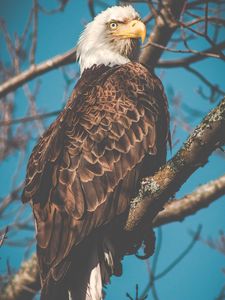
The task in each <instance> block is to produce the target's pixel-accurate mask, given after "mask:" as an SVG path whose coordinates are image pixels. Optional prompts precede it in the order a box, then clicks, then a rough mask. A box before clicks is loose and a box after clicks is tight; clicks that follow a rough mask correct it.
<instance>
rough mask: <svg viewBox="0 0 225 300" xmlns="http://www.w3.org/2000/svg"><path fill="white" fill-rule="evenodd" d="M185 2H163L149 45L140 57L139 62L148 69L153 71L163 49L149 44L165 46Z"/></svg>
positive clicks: (169, 0) (183, 0) (168, 0)
mask: <svg viewBox="0 0 225 300" xmlns="http://www.w3.org/2000/svg"><path fill="white" fill-rule="evenodd" d="M184 3H185V0H167V1H163V7H162V9H161V11H160V12H159V13H158V15H157V17H156V19H155V26H154V28H153V30H152V32H151V34H150V37H149V42H150V43H149V45H148V46H147V47H145V48H144V49H143V51H142V53H141V55H140V62H141V63H142V64H144V65H146V66H147V67H148V68H150V69H154V68H155V67H156V65H157V62H158V61H159V58H160V56H161V55H162V53H163V51H164V50H163V49H162V48H161V49H159V48H157V47H154V46H153V45H152V44H151V43H155V44H159V45H161V46H166V45H167V44H168V42H169V40H170V39H171V36H172V35H173V33H174V31H175V30H176V29H177V26H178V23H177V20H178V19H179V17H180V14H181V12H182V9H183V6H184Z"/></svg>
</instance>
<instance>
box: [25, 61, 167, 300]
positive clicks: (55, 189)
mask: <svg viewBox="0 0 225 300" xmlns="http://www.w3.org/2000/svg"><path fill="white" fill-rule="evenodd" d="M168 122H169V117H168V111H167V100H166V97H165V94H164V91H163V87H162V84H161V82H160V80H159V79H158V78H157V77H156V76H155V75H153V74H150V73H149V71H148V70H147V69H146V68H145V67H144V66H142V65H140V64H138V63H128V64H125V65H121V66H115V67H106V66H103V65H101V66H94V67H93V68H91V69H88V70H86V71H85V72H84V73H83V75H82V77H81V79H80V80H79V81H78V83H77V85H76V88H75V89H74V91H73V92H72V95H71V97H70V99H69V101H68V103H67V105H66V107H65V109H64V110H63V111H62V112H61V114H60V115H59V116H58V118H57V119H56V121H55V122H54V123H53V124H52V125H51V126H50V127H49V129H48V130H47V131H46V132H45V133H44V135H43V136H42V137H41V138H40V140H39V142H38V144H37V146H36V147H35V148H34V150H33V152H32V154H31V157H30V160H29V164H28V168H27V177H26V185H25V189H24V192H23V201H24V202H26V201H32V206H33V211H34V216H35V220H36V230H37V255H38V260H39V264H40V270H41V278H42V284H43V285H44V286H45V285H46V283H47V282H49V280H52V281H56V282H57V281H60V280H61V279H62V278H63V277H64V276H65V274H66V273H67V270H68V269H69V267H70V264H71V249H76V248H77V249H78V248H79V244H80V243H81V242H82V241H84V240H85V239H86V237H88V236H90V234H91V233H92V232H93V231H95V229H96V228H99V227H100V226H102V225H104V224H107V223H109V222H111V221H112V220H113V219H114V218H115V217H116V216H117V215H120V214H122V213H123V212H125V211H126V210H127V208H128V205H129V201H130V200H131V198H132V197H133V196H134V195H135V193H136V192H137V189H138V187H139V183H140V179H141V178H143V177H144V176H147V175H150V174H152V173H153V172H154V171H155V170H156V168H158V167H159V166H160V165H162V164H163V163H164V162H165V158H166V142H167V139H168V134H169V130H168V128H169V124H168ZM77 253H79V251H78V252H77ZM77 255H78V254H77ZM43 299H44V298H43ZM46 299H47V298H46ZM49 299H50V298H49Z"/></svg>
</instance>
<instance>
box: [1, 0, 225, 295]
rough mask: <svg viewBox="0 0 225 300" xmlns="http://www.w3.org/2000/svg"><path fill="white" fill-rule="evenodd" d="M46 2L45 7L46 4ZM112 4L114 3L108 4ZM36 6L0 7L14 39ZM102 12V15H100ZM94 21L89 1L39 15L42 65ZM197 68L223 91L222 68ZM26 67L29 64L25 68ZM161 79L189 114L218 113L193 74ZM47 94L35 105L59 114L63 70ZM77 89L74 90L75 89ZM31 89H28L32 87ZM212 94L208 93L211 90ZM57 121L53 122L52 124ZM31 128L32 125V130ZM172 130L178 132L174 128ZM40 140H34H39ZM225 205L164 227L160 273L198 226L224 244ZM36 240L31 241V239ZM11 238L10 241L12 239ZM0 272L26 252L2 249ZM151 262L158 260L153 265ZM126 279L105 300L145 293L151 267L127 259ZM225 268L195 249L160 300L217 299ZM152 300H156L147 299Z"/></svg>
mask: <svg viewBox="0 0 225 300" xmlns="http://www.w3.org/2000/svg"><path fill="white" fill-rule="evenodd" d="M40 2H41V3H46V1H40ZM109 3H114V2H113V1H109ZM31 4H32V1H30V0H22V1H16V0H8V1H5V0H0V15H1V17H3V18H4V19H5V20H6V22H7V25H8V28H9V31H10V34H11V35H12V36H13V33H14V32H15V31H19V32H21V31H22V28H23V25H24V24H25V22H26V20H27V18H28V13H29V8H30V7H31ZM50 4H51V5H52V4H55V1H49V2H48V5H50ZM137 9H138V10H139V11H140V13H141V14H142V15H144V11H145V7H144V6H143V5H138V6H137ZM97 11H98V10H97ZM90 19H91V18H90V14H89V12H88V10H87V5H86V1H82V0H76V1H75V0H72V1H70V4H69V5H68V6H67V7H66V10H65V12H63V13H60V14H57V15H54V16H46V15H43V14H41V15H40V19H39V31H38V47H37V62H41V61H44V60H45V59H47V58H50V57H51V56H54V55H57V54H60V53H62V52H64V51H66V50H68V49H70V48H72V47H73V46H74V45H75V44H76V41H77V39H78V37H79V34H80V32H81V30H82V28H83V26H84V23H86V22H87V21H89V20H90ZM0 45H1V47H0V56H1V58H3V59H4V61H6V62H7V61H8V60H9V59H8V57H7V55H6V49H5V48H4V45H3V39H2V36H0ZM203 45H205V42H204V41H202V40H201V39H199V40H198V41H197V43H196V47H198V48H201V47H202V46H203ZM168 57H171V54H168V53H166V54H165V55H164V57H163V58H168ZM173 57H175V58H176V57H178V54H173ZM194 67H195V68H197V69H200V70H202V72H203V73H204V74H205V76H207V77H208V78H209V79H211V80H212V82H214V83H217V84H219V85H220V86H221V88H223V89H224V88H225V86H224V79H223V78H224V76H225V74H224V64H223V63H221V62H219V61H216V60H215V59H210V60H207V62H206V61H202V62H200V63H197V64H195V65H194ZM24 68H26V65H25V66H24ZM71 68H73V69H74V70H78V66H77V65H75V64H74V65H73V66H71ZM156 72H157V74H158V75H159V76H160V77H161V78H162V81H163V84H164V86H165V88H166V90H167V91H169V90H171V89H173V90H174V91H175V93H176V94H178V95H180V96H181V98H182V102H183V103H185V104H186V105H188V106H190V107H191V108H195V109H198V110H200V111H202V112H204V113H207V112H208V111H209V110H210V109H212V108H213V107H214V106H215V103H213V104H209V103H208V102H207V101H206V100H204V99H202V98H201V97H200V96H199V95H198V93H197V92H196V91H197V89H198V88H199V86H201V85H202V83H201V82H200V81H199V80H198V79H196V78H195V77H193V75H191V74H189V73H188V72H186V71H184V70H183V69H171V70H163V69H158V70H156ZM41 83H42V85H41V90H40V93H39V96H38V99H37V105H38V107H39V108H41V110H42V111H53V110H57V109H61V107H62V105H63V104H64V103H65V101H66V98H65V96H64V93H63V91H64V88H65V81H64V79H63V76H62V73H61V72H60V71H59V70H56V71H53V72H50V73H47V74H45V75H43V76H42V77H41ZM74 84H75V79H74V83H73V84H72V85H71V88H72V86H73V85H74ZM33 85H34V83H33V82H31V83H30V86H31V87H33ZM205 90H206V91H207V89H205ZM26 108H27V102H26V99H25V96H24V94H23V93H22V92H21V90H18V91H17V92H16V114H15V117H23V116H24V114H25V113H26ZM170 111H171V113H172V114H173V113H174V107H173V105H171V107H170ZM51 120H52V119H51ZM51 120H46V121H45V124H49V123H50V121H51ZM200 120H201V118H197V117H196V118H194V117H193V118H192V121H191V124H190V125H191V126H192V127H194V126H195V125H196V124H198V123H199V121H200ZM28 126H30V125H28ZM172 126H173V125H172ZM35 136H37V134H36V133H34V137H35ZM177 137H178V138H179V143H178V145H177V147H176V148H175V149H173V153H175V151H176V150H177V148H178V147H179V146H180V145H181V144H182V142H183V141H184V140H185V139H186V137H187V133H186V132H184V131H183V130H182V129H180V128H179V127H178V128H177ZM33 144H34V142H33V143H31V144H30V145H29V147H28V152H29V153H27V155H26V157H25V159H24V161H23V167H22V170H21V172H20V174H19V176H18V179H17V181H18V182H19V181H20V180H22V179H23V178H24V175H25V167H26V163H27V159H28V156H29V154H30V151H31V150H32V146H33ZM17 162H18V155H14V156H13V157H9V158H7V159H6V161H4V162H3V163H1V165H0V187H1V189H0V197H3V196H4V195H6V194H7V193H8V191H9V190H10V188H11V182H10V178H11V177H12V175H13V173H14V171H15V167H16V164H17ZM224 168H225V162H224V159H221V158H220V157H219V156H218V155H212V156H211V157H210V159H209V163H208V164H207V165H206V166H205V167H204V168H201V169H199V170H198V171H197V172H196V173H195V174H194V175H193V176H192V177H191V178H190V179H189V180H188V181H187V182H186V183H185V184H184V186H183V187H182V189H181V190H180V191H179V192H178V194H177V197H181V196H183V195H185V194H186V193H190V192H191V191H192V190H193V189H194V188H195V187H197V186H198V185H200V184H202V183H206V182H208V181H209V180H212V179H215V178H217V177H219V176H220V175H222V174H223V173H224ZM224 200H225V199H224V197H223V199H220V200H219V201H216V202H215V203H214V204H212V205H211V206H210V208H208V209H204V210H202V211H200V212H199V213H197V214H196V215H194V216H191V217H189V218H187V219H186V220H185V221H183V222H182V223H173V224H170V225H166V226H164V227H162V232H163V243H162V249H161V251H160V257H159V261H158V267H157V270H158V272H160V271H161V270H163V269H164V268H165V266H167V265H168V264H169V263H170V262H171V261H172V260H173V259H174V258H175V257H177V255H179V254H180V253H181V252H182V251H183V250H184V249H185V247H186V246H187V245H188V244H189V243H190V241H191V235H190V233H189V231H190V230H192V231H195V230H196V229H197V227H198V225H199V224H202V236H203V237H204V238H208V237H210V236H211V237H214V238H216V237H218V232H219V230H220V229H224V228H225V218H224V211H225V201H224ZM21 205H22V204H21V203H20V202H17V203H15V204H14V206H13V207H11V208H10V209H15V208H16V209H19V207H21ZM28 211H29V206H27V207H26V211H25V214H24V215H25V216H26V214H27V213H28ZM11 221H12V220H8V219H3V220H1V221H0V228H2V227H3V226H5V225H6V224H8V222H11ZM30 235H33V233H31V234H30ZM26 237H27V233H26V232H24V233H20V236H17V238H22V239H24V238H26ZM9 238H10V235H9ZM0 257H1V261H0V273H2V272H4V271H5V270H6V261H7V259H9V261H10V264H11V266H12V267H14V268H18V267H19V265H20V262H21V260H22V259H23V257H24V250H23V248H15V247H14V248H13V247H8V246H4V247H2V248H1V249H0ZM151 260H152V259H151ZM123 266H124V275H123V276H122V277H120V278H115V277H114V278H112V285H110V286H109V287H108V288H107V297H106V299H107V300H115V299H118V300H122V299H126V296H125V295H126V292H129V293H130V294H131V295H134V291H135V285H136V284H138V285H139V287H140V290H142V289H144V287H145V285H146V284H147V282H148V272H147V266H146V263H145V262H143V261H139V260H138V259H136V258H134V257H127V258H125V259H124V262H123ZM224 266H225V260H224V256H222V255H221V254H220V253H218V252H216V251H214V250H212V249H209V248H208V247H207V246H205V245H204V244H203V243H200V242H198V243H196V245H195V246H194V248H193V250H192V251H191V252H190V253H189V254H188V256H186V257H185V259H184V260H183V261H182V262H181V263H180V264H179V265H177V266H176V268H174V269H173V270H172V271H171V272H170V273H169V274H168V275H167V276H165V277H163V278H162V279H160V280H159V281H157V282H156V287H157V291H158V295H159V299H161V300H181V299H182V300H190V299H191V300H199V299H204V300H211V299H215V298H216V296H217V295H218V293H219V291H220V289H221V288H222V285H223V284H224V279H225V278H224V274H223V273H222V271H221V270H222V268H223V267H224ZM148 299H153V298H152V296H149V298H148Z"/></svg>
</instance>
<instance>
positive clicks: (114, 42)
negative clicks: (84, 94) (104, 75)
mask: <svg viewBox="0 0 225 300" xmlns="http://www.w3.org/2000/svg"><path fill="white" fill-rule="evenodd" d="M145 36H146V27H145V25H144V23H143V22H142V21H141V20H140V16H139V14H138V13H137V12H136V11H135V9H134V8H133V7H132V6H131V5H128V6H113V7H110V8H108V9H106V10H105V11H103V12H101V13H100V14H98V15H97V16H96V17H95V18H94V20H93V21H92V22H90V23H88V24H87V25H86V27H85V29H84V31H83V33H82V34H81V36H80V39H79V42H78V45H77V58H78V61H79V64H80V70H81V73H82V72H83V71H84V70H85V69H88V68H91V67H92V66H93V65H101V64H104V65H109V66H114V65H121V64H124V63H127V62H129V61H131V60H134V59H135V58H136V57H137V54H138V49H139V47H138V46H139V43H138V39H139V38H141V40H142V42H144V40H145Z"/></svg>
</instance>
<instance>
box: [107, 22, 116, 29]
mask: <svg viewBox="0 0 225 300" xmlns="http://www.w3.org/2000/svg"><path fill="white" fill-rule="evenodd" d="M109 27H110V29H112V30H115V29H116V28H117V27H118V23H117V22H115V21H113V22H111V23H110V24H109Z"/></svg>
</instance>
